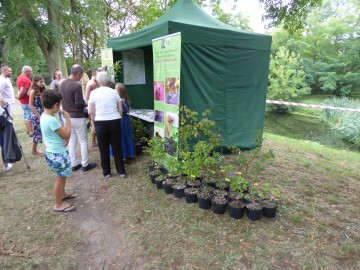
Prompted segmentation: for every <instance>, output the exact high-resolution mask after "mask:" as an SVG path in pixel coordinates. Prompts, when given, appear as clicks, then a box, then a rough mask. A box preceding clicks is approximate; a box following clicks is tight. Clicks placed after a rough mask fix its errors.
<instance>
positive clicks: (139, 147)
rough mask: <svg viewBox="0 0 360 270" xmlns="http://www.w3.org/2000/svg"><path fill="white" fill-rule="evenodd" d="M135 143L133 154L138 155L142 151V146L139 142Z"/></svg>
mask: <svg viewBox="0 0 360 270" xmlns="http://www.w3.org/2000/svg"><path fill="white" fill-rule="evenodd" d="M134 145H135V156H140V155H142V153H143V146H142V144H141V143H134Z"/></svg>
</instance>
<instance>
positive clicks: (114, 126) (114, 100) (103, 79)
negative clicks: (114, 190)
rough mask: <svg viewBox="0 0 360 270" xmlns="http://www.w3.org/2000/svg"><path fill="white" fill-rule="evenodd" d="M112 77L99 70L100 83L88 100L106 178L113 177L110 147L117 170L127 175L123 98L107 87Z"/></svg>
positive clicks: (121, 174)
mask: <svg viewBox="0 0 360 270" xmlns="http://www.w3.org/2000/svg"><path fill="white" fill-rule="evenodd" d="M109 80H110V78H109V76H108V74H107V73H106V72H98V73H97V75H96V81H97V82H98V84H99V85H100V87H99V88H96V89H94V90H93V91H91V93H90V97H89V101H88V110H89V116H90V119H91V122H92V129H95V130H93V131H95V133H96V137H97V141H98V145H99V150H100V160H101V168H102V170H103V175H104V177H105V178H110V177H111V169H110V153H109V147H110V145H111V148H112V150H113V153H114V160H115V167H116V171H117V173H118V174H119V176H120V177H125V167H124V161H123V157H122V150H121V116H122V105H121V99H120V97H119V95H118V93H117V92H116V90H115V89H111V88H109V87H107V86H106V85H107V84H108V82H109Z"/></svg>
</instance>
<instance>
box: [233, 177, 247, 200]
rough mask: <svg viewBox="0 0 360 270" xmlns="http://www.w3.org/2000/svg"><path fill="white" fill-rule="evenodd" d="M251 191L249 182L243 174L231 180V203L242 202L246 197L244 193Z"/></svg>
mask: <svg viewBox="0 0 360 270" xmlns="http://www.w3.org/2000/svg"><path fill="white" fill-rule="evenodd" d="M248 189H249V181H247V180H246V179H245V178H244V177H243V176H242V175H241V172H238V173H237V175H235V176H232V177H231V178H230V192H229V196H228V200H229V201H233V200H241V199H243V197H244V193H245V192H247V191H248Z"/></svg>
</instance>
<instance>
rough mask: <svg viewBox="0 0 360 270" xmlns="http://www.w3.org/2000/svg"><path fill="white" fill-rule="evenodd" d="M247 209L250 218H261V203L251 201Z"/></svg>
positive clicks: (254, 219)
mask: <svg viewBox="0 0 360 270" xmlns="http://www.w3.org/2000/svg"><path fill="white" fill-rule="evenodd" d="M246 210H247V217H248V219H250V220H252V221H256V220H259V219H260V218H261V213H262V210H263V207H262V205H261V204H259V203H249V204H247V205H246Z"/></svg>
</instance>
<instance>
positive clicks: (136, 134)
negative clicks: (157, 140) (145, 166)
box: [130, 117, 148, 156]
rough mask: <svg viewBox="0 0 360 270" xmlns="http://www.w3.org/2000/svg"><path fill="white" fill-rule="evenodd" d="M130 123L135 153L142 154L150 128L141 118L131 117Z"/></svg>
mask: <svg viewBox="0 0 360 270" xmlns="http://www.w3.org/2000/svg"><path fill="white" fill-rule="evenodd" d="M130 124H131V128H132V135H133V140H134V146H135V154H136V155H137V156H138V155H141V154H142V151H143V146H144V143H146V140H147V139H146V138H147V136H148V129H147V127H146V126H145V124H144V123H143V122H142V121H141V120H140V119H136V118H134V117H130Z"/></svg>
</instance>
